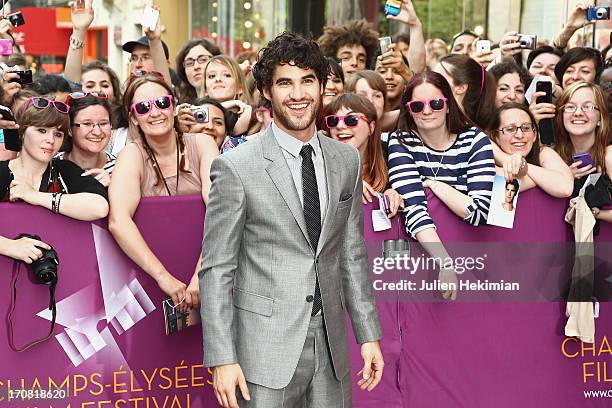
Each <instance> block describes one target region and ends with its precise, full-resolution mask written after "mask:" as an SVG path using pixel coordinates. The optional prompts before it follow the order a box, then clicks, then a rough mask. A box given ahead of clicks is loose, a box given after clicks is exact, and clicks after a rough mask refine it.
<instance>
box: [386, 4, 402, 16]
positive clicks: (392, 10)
mask: <svg viewBox="0 0 612 408" xmlns="http://www.w3.org/2000/svg"><path fill="white" fill-rule="evenodd" d="M401 9H402V1H401V0H387V3H386V4H385V14H386V15H391V16H397V15H398V14H399V13H400V11H401Z"/></svg>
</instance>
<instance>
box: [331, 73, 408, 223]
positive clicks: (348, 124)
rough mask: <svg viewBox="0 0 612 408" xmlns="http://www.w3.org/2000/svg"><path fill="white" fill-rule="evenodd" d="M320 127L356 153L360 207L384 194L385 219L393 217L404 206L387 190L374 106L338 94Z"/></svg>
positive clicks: (385, 166) (355, 95)
mask: <svg viewBox="0 0 612 408" xmlns="http://www.w3.org/2000/svg"><path fill="white" fill-rule="evenodd" d="M355 75H356V74H355ZM324 123H325V126H326V127H327V129H329V134H330V136H331V137H332V138H333V139H335V140H338V141H340V142H343V143H347V144H350V145H351V146H353V147H354V148H356V149H357V150H358V151H359V156H360V157H361V167H362V169H361V177H362V179H363V197H362V200H363V203H364V204H366V203H367V202H368V201H372V200H371V199H369V198H370V197H375V196H376V194H377V193H381V194H384V195H385V196H386V197H387V198H388V199H389V204H390V208H389V209H390V211H389V217H394V216H395V214H397V211H398V209H399V208H400V207H402V208H403V206H404V203H403V200H402V198H401V197H400V195H399V194H398V193H397V191H395V190H393V189H392V188H389V186H388V181H389V180H388V178H389V177H388V174H387V163H386V162H385V157H384V155H383V150H382V145H381V143H380V125H379V119H378V117H377V115H376V108H375V107H374V105H372V103H371V102H370V101H369V100H368V99H367V98H366V97H365V96H362V95H357V94H354V93H348V94H341V95H340V96H338V97H337V98H336V99H334V100H333V101H332V102H331V103H330V104H329V105H327V107H326V108H325V117H324Z"/></svg>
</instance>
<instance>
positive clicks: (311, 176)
mask: <svg viewBox="0 0 612 408" xmlns="http://www.w3.org/2000/svg"><path fill="white" fill-rule="evenodd" d="M312 153H313V149H312V146H310V145H304V146H302V150H301V151H300V156H302V192H303V193H304V218H305V220H306V230H307V231H308V237H309V238H310V243H311V244H312V249H313V250H314V252H315V253H316V252H317V245H318V244H319V235H321V206H320V203H319V189H318V187H317V177H316V175H315V169H314V164H313V163H312ZM321 307H322V302H321V290H320V289H319V278H318V276H317V277H316V281H315V293H314V299H313V302H312V316H314V315H316V314H317V313H318V312H319V310H321Z"/></svg>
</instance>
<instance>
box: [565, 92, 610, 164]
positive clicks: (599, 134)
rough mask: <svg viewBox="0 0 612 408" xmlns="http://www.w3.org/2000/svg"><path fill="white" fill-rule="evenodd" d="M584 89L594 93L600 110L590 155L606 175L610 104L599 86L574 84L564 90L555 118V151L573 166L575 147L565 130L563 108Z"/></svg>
mask: <svg viewBox="0 0 612 408" xmlns="http://www.w3.org/2000/svg"><path fill="white" fill-rule="evenodd" d="M582 88H588V89H590V90H591V91H593V95H594V97H595V101H594V102H595V105H596V106H597V109H598V110H599V123H600V125H599V126H597V127H596V128H595V143H594V144H593V147H592V148H591V151H590V152H589V153H590V154H591V157H593V162H594V165H595V166H598V167H600V168H601V171H602V172H604V173H605V172H606V160H605V157H606V146H607V145H608V143H609V140H608V132H609V131H610V116H609V113H608V104H607V103H606V99H605V98H604V96H603V94H602V92H601V90H600V89H599V87H598V86H597V85H594V84H590V83H588V82H584V81H578V82H574V83H573V84H571V85H570V86H568V87H567V88H566V89H564V90H563V93H562V94H561V96H560V97H559V99H557V103H556V108H557V115H556V116H555V136H556V138H557V144H556V146H555V150H556V151H557V153H559V156H561V158H562V159H563V161H564V162H565V163H567V164H568V165H569V164H572V161H573V160H572V154H574V146H573V145H572V141H571V139H570V135H569V133H568V132H567V130H565V126H564V124H563V114H564V112H563V107H564V106H565V105H566V104H567V103H568V102H569V101H570V99H572V96H574V94H575V93H576V91H578V90H579V89H582Z"/></svg>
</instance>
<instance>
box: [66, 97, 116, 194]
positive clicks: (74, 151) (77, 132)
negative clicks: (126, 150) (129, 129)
mask: <svg viewBox="0 0 612 408" xmlns="http://www.w3.org/2000/svg"><path fill="white" fill-rule="evenodd" d="M68 105H69V106H70V126H71V128H72V135H71V136H70V137H68V143H67V146H66V148H65V149H64V150H65V151H64V152H62V153H60V154H59V155H58V158H60V159H64V160H70V161H72V162H74V163H76V164H77V165H79V167H81V168H82V169H84V170H85V173H83V174H84V175H87V176H93V177H95V178H96V180H98V181H99V182H100V183H102V185H103V186H104V187H108V186H109V184H110V181H111V174H112V172H113V168H114V167H115V159H116V157H115V156H113V155H112V154H110V153H107V152H106V146H107V145H108V142H109V140H110V135H111V128H112V124H111V116H110V112H111V107H110V105H109V103H108V100H107V97H106V95H105V94H102V93H101V94H98V93H92V94H88V93H83V92H75V93H72V94H70V95H68Z"/></svg>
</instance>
